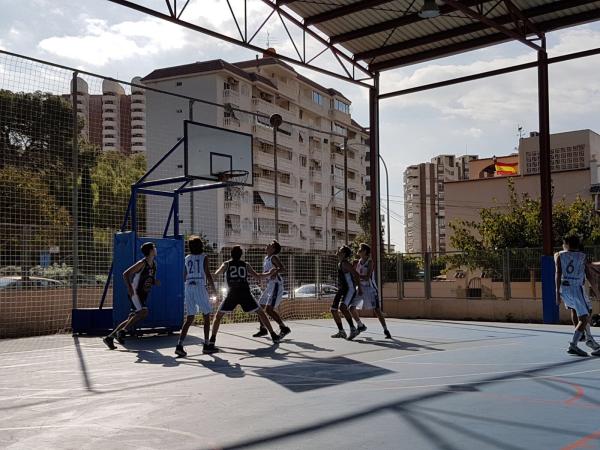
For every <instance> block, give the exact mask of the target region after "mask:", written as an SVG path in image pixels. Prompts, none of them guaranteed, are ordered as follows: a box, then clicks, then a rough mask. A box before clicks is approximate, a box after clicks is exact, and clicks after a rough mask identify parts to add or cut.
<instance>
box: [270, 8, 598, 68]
mask: <svg viewBox="0 0 600 450" xmlns="http://www.w3.org/2000/svg"><path fill="white" fill-rule="evenodd" d="M276 2H277V6H279V7H284V8H287V9H289V10H291V11H293V12H294V13H295V14H297V15H298V16H300V17H301V18H302V20H303V24H304V25H305V26H306V27H309V26H312V27H315V28H316V29H318V30H319V31H320V32H322V33H324V34H325V35H326V36H327V37H328V38H329V42H330V43H331V44H336V45H339V46H342V47H343V48H345V49H346V50H347V51H349V52H350V53H351V54H352V57H353V59H355V60H356V61H362V62H364V63H366V64H368V67H369V70H370V71H371V72H379V71H382V70H387V69H392V68H395V67H400V66H405V65H409V64H415V63H419V62H423V61H428V60H431V59H435V58H441V57H445V56H449V55H453V54H457V53H461V52H465V51H469V50H473V49H477V48H481V47H486V46H489V45H494V44H498V43H501V42H506V41H510V40H518V41H521V42H523V43H524V44H526V45H529V46H530V47H532V48H534V49H536V48H537V44H536V40H538V39H540V38H541V37H542V36H543V35H544V33H546V32H549V31H553V30H556V29H559V28H564V27H568V26H573V25H578V24H582V23H585V22H591V21H594V20H598V19H600V1H597V0H596V1H590V0H487V1H481V0H461V1H456V0H446V1H444V2H442V1H440V0H438V4H439V5H440V6H439V11H440V15H439V16H438V17H434V18H429V19H426V18H421V17H420V16H419V11H420V10H421V8H422V7H423V0H395V1H382V0H276Z"/></svg>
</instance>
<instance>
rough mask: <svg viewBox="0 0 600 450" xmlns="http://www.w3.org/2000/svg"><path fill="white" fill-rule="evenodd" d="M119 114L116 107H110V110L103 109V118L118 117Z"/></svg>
mask: <svg viewBox="0 0 600 450" xmlns="http://www.w3.org/2000/svg"><path fill="white" fill-rule="evenodd" d="M117 115H118V114H117V111H116V110H114V109H110V108H109V109H108V110H103V111H102V118H103V119H107V118H110V119H116V118H117Z"/></svg>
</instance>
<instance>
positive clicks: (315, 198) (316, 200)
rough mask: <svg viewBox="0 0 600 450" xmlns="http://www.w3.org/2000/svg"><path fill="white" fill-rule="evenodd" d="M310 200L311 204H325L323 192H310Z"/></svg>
mask: <svg viewBox="0 0 600 450" xmlns="http://www.w3.org/2000/svg"><path fill="white" fill-rule="evenodd" d="M308 201H309V203H310V204H311V205H319V206H321V205H322V204H323V196H322V194H319V193H316V192H312V193H310V194H308Z"/></svg>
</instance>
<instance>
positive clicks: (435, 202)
mask: <svg viewBox="0 0 600 450" xmlns="http://www.w3.org/2000/svg"><path fill="white" fill-rule="evenodd" d="M474 159H477V156H476V155H464V156H459V157H456V156H454V155H439V156H436V157H434V158H432V159H431V162H428V163H421V164H417V165H413V166H409V167H408V168H407V169H406V170H405V171H404V242H405V251H406V252H407V253H423V252H445V251H446V248H447V241H446V225H447V224H446V207H445V202H446V200H445V182H447V181H456V180H465V179H468V178H469V162H470V161H472V160H474Z"/></svg>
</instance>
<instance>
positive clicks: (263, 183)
mask: <svg viewBox="0 0 600 450" xmlns="http://www.w3.org/2000/svg"><path fill="white" fill-rule="evenodd" d="M254 189H255V190H259V191H264V192H273V193H274V192H275V184H274V183H273V180H271V179H268V178H264V177H254ZM277 190H278V193H279V195H284V196H286V197H292V198H295V197H296V195H297V194H298V192H297V191H296V186H294V185H292V184H286V183H282V182H279V183H278V184H277Z"/></svg>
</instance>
